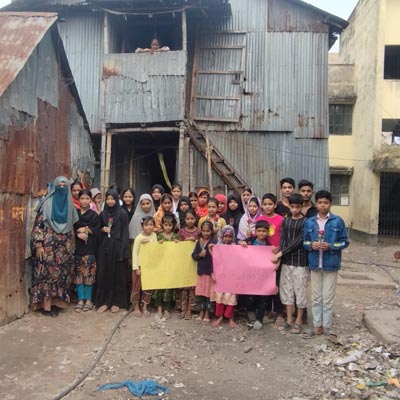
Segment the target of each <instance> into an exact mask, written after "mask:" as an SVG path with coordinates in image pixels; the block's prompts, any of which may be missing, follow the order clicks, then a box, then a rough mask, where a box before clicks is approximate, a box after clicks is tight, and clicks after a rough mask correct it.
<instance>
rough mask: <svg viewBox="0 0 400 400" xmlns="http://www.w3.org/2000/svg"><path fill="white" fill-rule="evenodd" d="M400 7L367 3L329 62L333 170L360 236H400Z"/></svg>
mask: <svg viewBox="0 0 400 400" xmlns="http://www.w3.org/2000/svg"><path fill="white" fill-rule="evenodd" d="M399 17H400V2H399V1H397V0H360V1H359V3H358V4H357V6H356V8H355V9H354V11H353V13H352V14H351V16H350V18H349V26H348V27H347V28H346V30H345V31H344V32H343V33H342V35H341V41H340V53H339V55H334V56H333V57H331V58H330V62H329V64H330V65H329V101H330V106H329V111H330V128H329V130H330V137H329V159H330V161H329V164H330V172H331V175H330V178H331V189H332V192H333V193H334V203H335V208H334V211H336V212H337V213H338V214H340V215H341V216H342V217H343V218H344V219H345V220H346V223H347V225H348V226H349V227H350V228H351V230H352V231H353V234H354V235H355V237H360V238H363V239H367V240H373V241H376V239H377V238H378V237H379V236H381V237H399V236H400V202H399V200H398V199H397V197H398V196H397V195H398V194H399V193H400V186H399V185H400V30H399V29H398V20H399Z"/></svg>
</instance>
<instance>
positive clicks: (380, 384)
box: [367, 381, 387, 387]
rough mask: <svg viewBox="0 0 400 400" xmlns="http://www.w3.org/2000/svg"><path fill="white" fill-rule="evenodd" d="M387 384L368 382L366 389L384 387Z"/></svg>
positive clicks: (383, 382)
mask: <svg viewBox="0 0 400 400" xmlns="http://www.w3.org/2000/svg"><path fill="white" fill-rule="evenodd" d="M386 385H387V382H386V381H377V382H373V381H371V382H368V383H367V386H368V387H379V386H386Z"/></svg>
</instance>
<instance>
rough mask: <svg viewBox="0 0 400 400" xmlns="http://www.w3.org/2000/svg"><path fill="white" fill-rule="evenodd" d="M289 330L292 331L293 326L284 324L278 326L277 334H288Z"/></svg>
mask: <svg viewBox="0 0 400 400" xmlns="http://www.w3.org/2000/svg"><path fill="white" fill-rule="evenodd" d="M291 329H293V326H292V325H290V324H288V323H287V322H285V323H284V324H283V325H281V326H278V331H279V332H288V331H290V330H291Z"/></svg>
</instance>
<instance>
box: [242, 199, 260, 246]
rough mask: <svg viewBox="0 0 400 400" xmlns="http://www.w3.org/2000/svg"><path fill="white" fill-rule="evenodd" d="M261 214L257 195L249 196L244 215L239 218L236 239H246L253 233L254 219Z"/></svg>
mask: <svg viewBox="0 0 400 400" xmlns="http://www.w3.org/2000/svg"><path fill="white" fill-rule="evenodd" d="M260 215H261V203H260V200H259V198H258V197H255V196H253V197H250V199H249V201H248V202H247V207H246V208H245V211H244V215H243V216H242V218H241V219H240V223H239V232H238V239H239V240H246V239H247V238H249V237H252V236H253V235H254V231H255V226H256V220H257V218H258V217H259V216H260Z"/></svg>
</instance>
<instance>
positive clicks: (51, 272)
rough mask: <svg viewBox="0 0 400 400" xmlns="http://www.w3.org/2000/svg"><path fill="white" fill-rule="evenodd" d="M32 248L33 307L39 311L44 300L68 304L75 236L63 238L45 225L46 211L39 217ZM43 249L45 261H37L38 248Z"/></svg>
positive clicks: (35, 225) (71, 234) (33, 232)
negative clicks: (56, 300)
mask: <svg viewBox="0 0 400 400" xmlns="http://www.w3.org/2000/svg"><path fill="white" fill-rule="evenodd" d="M31 244H32V249H33V251H32V252H33V254H32V255H33V269H32V286H31V289H30V291H29V292H30V304H31V306H32V307H33V308H35V309H36V308H39V307H40V306H41V304H42V302H43V301H44V300H45V299H51V298H56V299H58V300H62V301H65V302H69V301H70V298H69V295H68V289H69V287H70V285H71V282H72V276H73V271H74V248H75V240H74V233H73V231H72V230H71V232H68V233H66V234H61V233H57V232H55V231H54V230H53V229H51V228H49V227H47V226H46V225H45V224H44V223H43V210H42V209H40V210H39V211H38V213H37V215H36V218H35V222H34V226H33V230H32V236H31ZM40 245H42V246H43V249H44V257H43V260H39V259H38V258H37V257H35V254H34V253H35V249H36V247H38V246H40Z"/></svg>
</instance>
